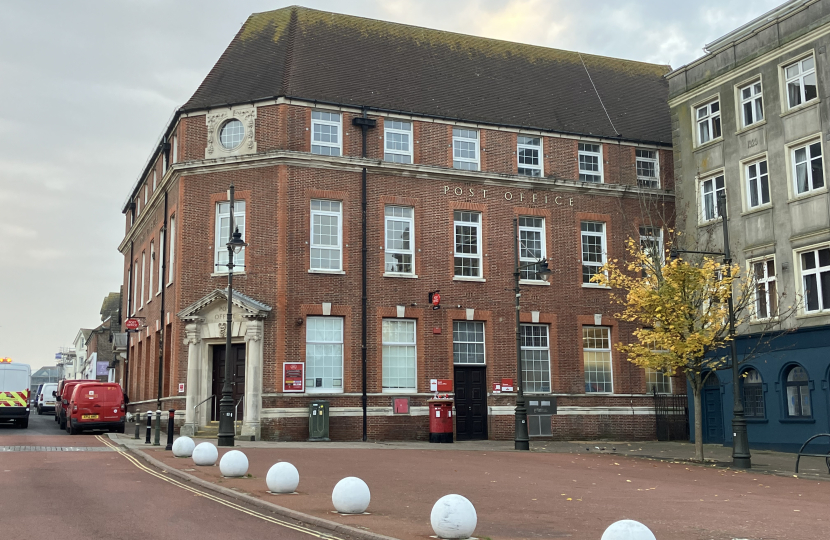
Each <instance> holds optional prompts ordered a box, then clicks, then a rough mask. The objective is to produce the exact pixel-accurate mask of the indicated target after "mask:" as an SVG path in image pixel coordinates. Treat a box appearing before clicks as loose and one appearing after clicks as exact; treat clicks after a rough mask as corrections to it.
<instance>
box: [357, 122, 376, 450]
mask: <svg viewBox="0 0 830 540" xmlns="http://www.w3.org/2000/svg"><path fill="white" fill-rule="evenodd" d="M352 124H353V125H355V126H360V130H361V132H362V138H361V140H362V149H361V156H360V157H362V158H364V159H365V158H366V131H367V130H368V129H369V128H373V127H375V126H376V125H377V120H374V119H372V118H367V117H366V108H365V107H364V108H363V116H358V117H355V118H353V119H352ZM360 210H361V216H360V238H361V240H360V291H361V295H360V296H361V298H360V363H361V384H362V388H363V395H362V397H361V405H362V406H363V440H364V441H366V439H367V437H366V428H367V414H366V402H367V399H366V315H367V307H366V303H367V296H366V277H367V276H366V255H367V246H366V166H365V165H364V166H363V172H362V175H361V178H360Z"/></svg>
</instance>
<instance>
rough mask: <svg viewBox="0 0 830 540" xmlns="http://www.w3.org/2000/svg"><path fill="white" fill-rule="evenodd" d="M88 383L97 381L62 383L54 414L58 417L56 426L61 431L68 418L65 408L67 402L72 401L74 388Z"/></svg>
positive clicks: (82, 380) (78, 380)
mask: <svg viewBox="0 0 830 540" xmlns="http://www.w3.org/2000/svg"><path fill="white" fill-rule="evenodd" d="M90 382H97V381H95V380H87V379H74V380H71V381H63V387H62V388H61V394H60V400H59V403H58V404H56V405H55V414H56V415H57V416H58V425H59V426H60V428H61V429H66V418H67V416H68V415H67V413H66V409H67V407H69V400H70V399H72V392H73V391H74V390H75V387H76V386H77V385H79V384H81V383H90Z"/></svg>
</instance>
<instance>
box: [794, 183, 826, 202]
mask: <svg viewBox="0 0 830 540" xmlns="http://www.w3.org/2000/svg"><path fill="white" fill-rule="evenodd" d="M825 194H827V186H823V187H820V188H818V189H813V190H811V191H805V192H804V193H799V194H798V195H793V196H792V198H790V200H788V201H787V204H792V203H797V202H801V201H803V200H804V199H809V198H810V197H816V196H818V195H825Z"/></svg>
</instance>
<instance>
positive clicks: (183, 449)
mask: <svg viewBox="0 0 830 540" xmlns="http://www.w3.org/2000/svg"><path fill="white" fill-rule="evenodd" d="M194 448H196V443H195V442H193V439H191V438H190V437H179V438H178V439H176V440H175V441H173V455H174V456H176V457H190V456H192V455H193V449H194Z"/></svg>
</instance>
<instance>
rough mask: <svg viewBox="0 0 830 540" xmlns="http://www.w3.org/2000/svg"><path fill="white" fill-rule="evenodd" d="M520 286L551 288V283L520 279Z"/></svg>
mask: <svg viewBox="0 0 830 540" xmlns="http://www.w3.org/2000/svg"><path fill="white" fill-rule="evenodd" d="M519 285H544V286H550V281H542V280H539V279H520V280H519Z"/></svg>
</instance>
